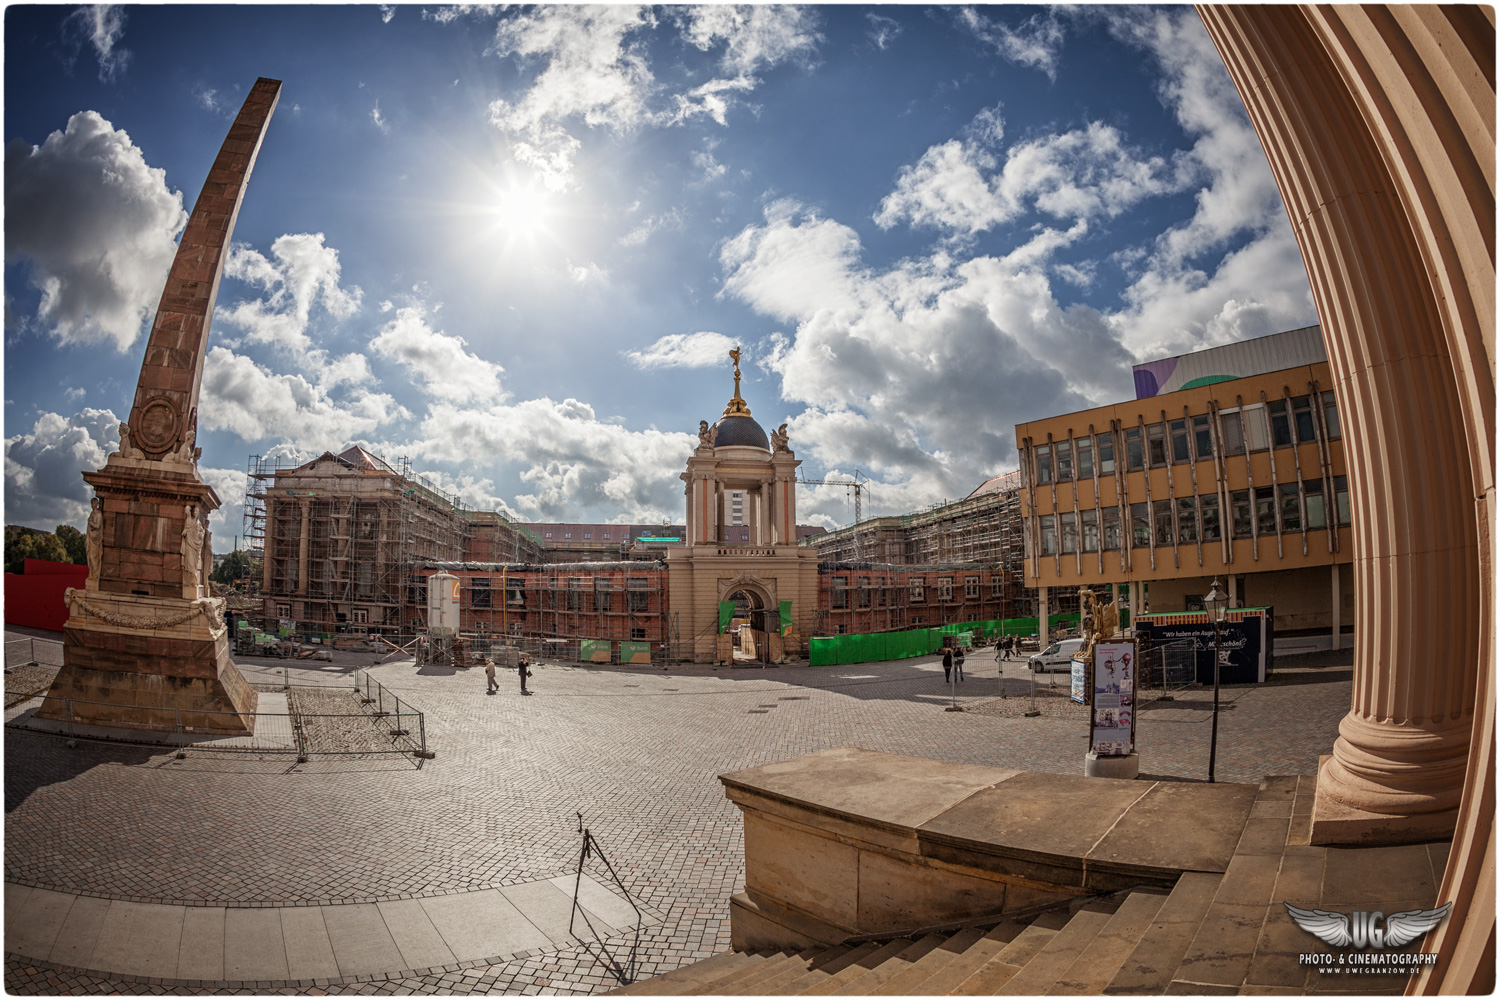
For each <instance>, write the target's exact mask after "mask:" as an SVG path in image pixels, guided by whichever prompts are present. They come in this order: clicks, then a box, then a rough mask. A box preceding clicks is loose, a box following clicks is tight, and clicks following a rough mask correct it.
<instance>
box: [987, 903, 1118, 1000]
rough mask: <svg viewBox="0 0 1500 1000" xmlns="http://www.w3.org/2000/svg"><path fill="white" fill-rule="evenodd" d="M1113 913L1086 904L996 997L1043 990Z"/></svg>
mask: <svg viewBox="0 0 1500 1000" xmlns="http://www.w3.org/2000/svg"><path fill="white" fill-rule="evenodd" d="M1113 916H1114V914H1113V913H1112V912H1109V911H1108V910H1107V909H1105V908H1103V907H1098V908H1095V904H1092V903H1090V904H1088V905H1086V906H1085V907H1084V908H1083V909H1081V910H1079V911H1078V912H1077V913H1075V914H1074V915H1073V918H1072V919H1071V920H1069V921H1068V923H1067V926H1066V927H1064V928H1063V929H1062V930H1060V931H1058V932H1057V933H1056V934H1055V935H1053V937H1052V940H1050V941H1048V942H1047V943H1046V944H1044V945H1043V946H1042V948H1041V950H1040V951H1038V952H1037V953H1036V954H1035V955H1033V956H1032V958H1031V961H1029V962H1027V963H1026V964H1025V965H1024V966H1021V971H1019V972H1017V973H1016V974H1015V975H1014V976H1011V977H1010V979H1009V980H1007V981H1006V983H1005V984H1004V985H1003V986H1001V987H1000V988H999V989H997V990H996V991H995V995H996V996H1036V995H1039V994H1041V993H1043V992H1045V991H1046V990H1047V988H1048V987H1050V986H1051V985H1052V984H1053V983H1055V982H1057V978H1058V977H1059V976H1060V975H1062V974H1063V972H1065V971H1066V970H1067V968H1068V967H1069V966H1070V965H1072V964H1073V962H1074V961H1075V960H1076V959H1077V958H1078V956H1079V955H1080V954H1082V953H1083V950H1084V949H1085V948H1087V947H1088V946H1089V943H1090V942H1092V941H1093V940H1094V938H1096V937H1098V936H1099V932H1100V931H1101V930H1103V929H1104V926H1105V925H1106V924H1108V923H1109V921H1110V918H1111V917H1113Z"/></svg>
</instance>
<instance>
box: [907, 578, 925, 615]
mask: <svg viewBox="0 0 1500 1000" xmlns="http://www.w3.org/2000/svg"><path fill="white" fill-rule="evenodd" d="M910 598H911V603H913V604H924V603H926V601H927V581H926V580H923V579H917V580H913V581H912V582H911V594H910ZM919 620H920V619H919Z"/></svg>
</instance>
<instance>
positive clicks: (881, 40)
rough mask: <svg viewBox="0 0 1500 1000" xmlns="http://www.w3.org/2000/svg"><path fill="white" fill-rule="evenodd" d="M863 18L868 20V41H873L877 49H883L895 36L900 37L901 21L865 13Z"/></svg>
mask: <svg viewBox="0 0 1500 1000" xmlns="http://www.w3.org/2000/svg"><path fill="white" fill-rule="evenodd" d="M865 20H867V21H869V22H870V31H869V36H870V41H871V42H872V43H874V45H875V47H876V48H877V49H881V50H882V51H883V50H885V49H886V48H888V47H889V46H890V44H891V43H892V42H894V41H895V40H896V39H897V38H899V37H901V32H902V27H901V22H900V21H897V20H896V19H895V18H890V17H882V16H881V15H879V14H874V13H867V14H865Z"/></svg>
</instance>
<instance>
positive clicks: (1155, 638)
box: [1136, 615, 1271, 684]
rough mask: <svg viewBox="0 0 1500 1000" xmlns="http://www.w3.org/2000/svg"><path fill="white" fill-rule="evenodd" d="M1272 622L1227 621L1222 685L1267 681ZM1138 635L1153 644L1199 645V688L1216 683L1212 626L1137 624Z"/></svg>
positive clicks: (1222, 631)
mask: <svg viewBox="0 0 1500 1000" xmlns="http://www.w3.org/2000/svg"><path fill="white" fill-rule="evenodd" d="M1268 621H1269V619H1268V618H1267V617H1266V616H1262V615H1247V616H1245V617H1244V618H1243V619H1241V620H1240V621H1226V622H1224V623H1222V624H1221V625H1220V626H1219V683H1221V684H1258V683H1261V682H1263V681H1264V680H1265V679H1266V668H1267V663H1266V660H1267V654H1268V652H1269V649H1270V645H1271V643H1270V637H1269V636H1268V635H1267V622H1268ZM1136 631H1137V633H1139V634H1141V635H1144V636H1147V637H1149V638H1150V640H1151V642H1152V643H1164V642H1174V641H1177V640H1181V639H1188V640H1191V641H1192V642H1194V643H1196V644H1197V651H1198V675H1197V680H1198V683H1199V684H1212V683H1213V682H1214V625H1213V622H1152V621H1148V620H1147V619H1145V618H1142V619H1140V620H1138V621H1137V622H1136Z"/></svg>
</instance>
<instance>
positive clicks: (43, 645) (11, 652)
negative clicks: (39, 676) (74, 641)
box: [5, 636, 63, 670]
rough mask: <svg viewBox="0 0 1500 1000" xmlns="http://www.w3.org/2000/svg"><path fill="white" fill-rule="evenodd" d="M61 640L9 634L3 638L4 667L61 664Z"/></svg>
mask: <svg viewBox="0 0 1500 1000" xmlns="http://www.w3.org/2000/svg"><path fill="white" fill-rule="evenodd" d="M62 661H63V653H62V640H61V639H45V638H43V639H38V638H34V637H32V636H11V637H8V638H7V639H6V640H5V669H7V670H9V669H11V668H12V667H31V666H37V665H42V666H58V667H60V666H62Z"/></svg>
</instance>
